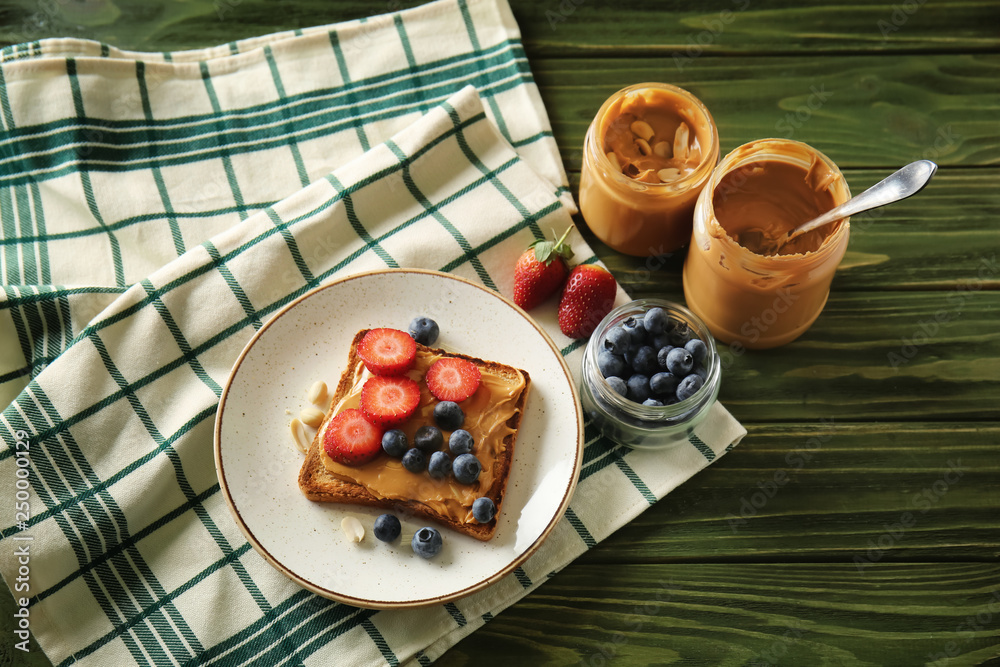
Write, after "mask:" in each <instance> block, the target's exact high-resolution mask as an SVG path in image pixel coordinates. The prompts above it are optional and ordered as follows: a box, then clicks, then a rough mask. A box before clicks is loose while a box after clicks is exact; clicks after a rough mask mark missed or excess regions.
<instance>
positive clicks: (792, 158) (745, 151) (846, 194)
mask: <svg viewBox="0 0 1000 667" xmlns="http://www.w3.org/2000/svg"><path fill="white" fill-rule="evenodd" d="M779 147H781V150H779ZM789 148H790V149H792V151H794V152H795V154H793V153H790V152H789ZM807 156H808V157H807ZM814 158H815V159H818V160H820V161H821V162H823V164H824V165H825V166H826V167H827V168H828V169H829V170H830V171H831V172H833V173H834V174H835V175H836V177H837V178H836V182H837V183H839V184H840V185H841V186H842V187H843V200H842V201H840V202H837V204H838V205H839V204H840V203H843V202H846V201H847V200H848V199H850V198H851V190H850V187H849V185H848V183H847V179H846V178H845V177H844V174H843V173H842V172H841V171H840V168H839V167H838V166H837V164H836V163H835V162H834V161H833V160H831V159H830V158H829V157H828V156H827V155H825V154H824V153H823V152H822V151H820V150H819V149H817V148H815V147H813V146H810V145H809V144H807V143H805V142H802V141H798V140H796V139H784V138H776V137H769V138H764V139H755V140H754V141H749V142H747V143H745V144H743V145H741V146H737V147H736V148H734V149H733V150H731V151H730V152H729V153H727V154H726V155H725V156H724V157H723V158H722V159H721V160H720V161H719V164H718V166H717V167H716V168H715V170H714V171H713V172H712V175H711V177H710V178H709V179H708V182H707V183H706V184H705V188H704V190H702V195H701V196H702V197H703V198H704V205H705V206H706V208H707V210H706V213H707V215H705V216H704V219H705V223H706V224H707V225H708V226H709V227H711V228H713V229H717V230H719V231H721V236H718V235H715V234H713V236H715V237H717V238H719V239H720V240H722V241H724V242H728V243H729V245H731V246H734V247H735V248H737V250H736V252H737V253H739V256H740V257H741V259H743V260H744V261H754V262H757V263H758V264H760V265H763V266H770V267H782V266H784V265H786V264H788V263H795V264H797V265H800V264H801V263H802V262H804V261H806V262H811V261H816V262H818V261H822V260H824V259H825V258H826V256H827V255H829V254H830V253H832V252H835V249H836V248H837V246H838V245H839V244H840V242H841V241H842V240H843V238H844V237H845V236H846V235H847V234H848V233H849V230H850V226H851V224H850V222H851V219H850V216H848V217H846V218H843V219H842V220H841V221H840V222H839V223H838V224H837V226H836V229H834V231H833V232H832V233H831V234H829V235H828V236H826V237H825V238H824V239H823V242H822V243H821V244H820V246H819V248H817V249H816V250H812V251H808V252H804V253H790V254H787V255H761V254H759V253H756V252H754V251H752V250H750V249H749V248H747V247H745V246H743V245H741V244H740V243H739V242H738V241H736V240H735V239H733V237H732V236H730V235H729V232H728V231H727V230H726V228H725V227H723V226H722V224H721V223H719V221H718V218H717V217H716V215H715V203H714V199H715V189H716V188H717V187H718V186H719V184H720V183H721V182H722V179H723V177H725V176H727V175H728V174H730V173H732V172H734V171H736V170H737V169H739V168H741V167H742V166H745V165H747V164H750V163H753V162H760V161H764V160H776V161H782V162H789V163H792V164H798V165H800V166H803V165H804V166H806V167H807V168H808V166H809V165H810V164H812V160H813V159H814ZM700 203H701V202H699V204H700Z"/></svg>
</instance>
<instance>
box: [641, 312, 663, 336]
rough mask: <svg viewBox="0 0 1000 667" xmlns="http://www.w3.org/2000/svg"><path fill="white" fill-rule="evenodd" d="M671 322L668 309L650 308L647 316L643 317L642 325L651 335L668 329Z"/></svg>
mask: <svg viewBox="0 0 1000 667" xmlns="http://www.w3.org/2000/svg"><path fill="white" fill-rule="evenodd" d="M669 322H670V318H669V317H668V316H667V311H665V310H663V309H662V308H650V309H649V310H647V311H646V315H645V317H643V318H642V326H644V327H645V328H646V333H648V334H649V335H650V336H656V335H658V334H661V333H663V332H664V331H666V330H667V326H668V324H669Z"/></svg>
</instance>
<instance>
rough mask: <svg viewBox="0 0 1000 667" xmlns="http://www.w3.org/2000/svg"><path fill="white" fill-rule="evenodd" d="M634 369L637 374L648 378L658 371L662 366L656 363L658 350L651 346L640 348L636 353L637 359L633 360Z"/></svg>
mask: <svg viewBox="0 0 1000 667" xmlns="http://www.w3.org/2000/svg"><path fill="white" fill-rule="evenodd" d="M632 368H633V369H635V372H636V373H639V374H641V375H647V376H648V375H652V374H653V373H655V372H656V371H658V370H659V369H660V365H659V364H658V363H657V361H656V350H654V349H653V348H651V347H650V346H649V345H643V346H642V347H640V348H639V349H638V350H637V351H636V353H635V358H633V359H632Z"/></svg>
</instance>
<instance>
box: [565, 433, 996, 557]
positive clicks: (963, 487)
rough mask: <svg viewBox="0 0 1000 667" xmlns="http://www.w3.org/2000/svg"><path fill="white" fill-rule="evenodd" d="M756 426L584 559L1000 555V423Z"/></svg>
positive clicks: (587, 554) (585, 555)
mask: <svg viewBox="0 0 1000 667" xmlns="http://www.w3.org/2000/svg"><path fill="white" fill-rule="evenodd" d="M745 425H746V426H747V430H748V434H747V436H746V438H745V439H744V440H743V442H742V443H741V444H740V445H739V446H737V447H736V448H734V449H733V450H732V451H731V452H729V453H727V454H726V455H725V456H724V457H723V458H722V459H720V460H719V461H717V462H715V463H713V464H712V465H711V466H710V467H708V468H707V469H705V470H703V471H702V472H700V473H698V474H697V475H696V476H694V477H693V478H691V479H690V480H688V481H687V482H686V483H684V484H683V485H681V486H680V487H678V488H677V489H676V490H674V491H673V492H672V493H670V494H669V495H667V496H666V497H665V498H663V499H662V500H660V501H659V502H658V503H656V504H655V505H653V506H652V507H651V508H649V509H648V510H646V511H645V512H643V513H642V514H640V515H639V517H637V518H636V519H635V520H633V521H632V522H630V523H629V524H627V525H626V526H624V527H622V528H621V529H619V530H618V531H617V532H616V533H614V534H613V535H612V536H610V537H609V538H608V539H607V540H605V541H604V542H602V543H601V544H599V545H598V546H597V548H595V549H593V550H591V551H589V552H587V553H586V554H584V555H583V556H582V557H581V558H580V562H583V563H588V564H597V563H604V564H609V565H614V566H616V567H617V566H618V565H621V564H625V563H638V562H647V563H671V562H675V563H676V562H687V563H694V562H699V563H704V562H744V563H753V562H803V561H809V562H829V563H839V564H844V563H851V564H855V565H856V566H858V567H859V568H860V570H861V571H867V570H868V569H869V567H870V566H869V563H890V562H900V561H957V560H970V561H973V560H975V561H992V562H996V560H997V558H998V556H1000V525H998V523H997V515H998V512H1000V422H996V421H995V422H991V423H984V422H967V423H948V424H945V423H918V424H905V423H898V422H879V423H872V424H861V423H856V422H849V421H845V420H842V419H839V418H834V419H832V420H831V419H830V418H829V417H828V416H825V415H817V416H816V417H815V418H814V419H813V420H807V419H803V420H802V421H801V423H797V424H787V425H783V424H754V423H748V424H745ZM855 557H857V558H858V559H860V560H858V561H856V560H855ZM611 569H613V568H611Z"/></svg>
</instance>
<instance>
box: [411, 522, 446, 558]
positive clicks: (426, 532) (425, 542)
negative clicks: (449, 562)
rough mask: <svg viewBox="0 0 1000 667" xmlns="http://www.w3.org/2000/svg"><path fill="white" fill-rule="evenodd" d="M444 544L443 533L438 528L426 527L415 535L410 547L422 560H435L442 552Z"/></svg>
mask: <svg viewBox="0 0 1000 667" xmlns="http://www.w3.org/2000/svg"><path fill="white" fill-rule="evenodd" d="M443 544H444V541H443V540H442V539H441V533H440V532H439V531H438V529H437V528H431V527H430V526H424V527H423V528H421V529H420V530H418V531H417V532H416V533H414V535H413V540H412V541H411V542H410V547H412V548H413V553H415V554H417V555H418V556H420V557H421V558H434V556H437V555H438V554H439V553H440V552H441V546H442V545H443Z"/></svg>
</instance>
